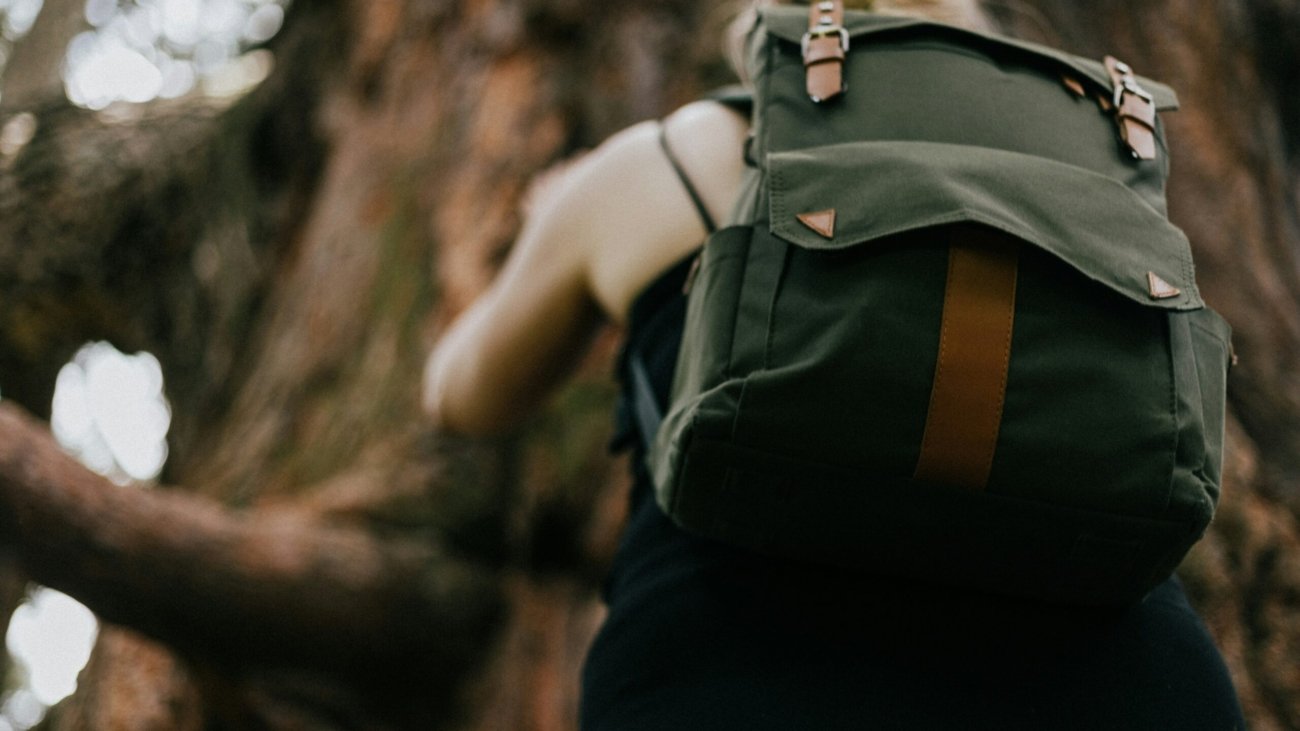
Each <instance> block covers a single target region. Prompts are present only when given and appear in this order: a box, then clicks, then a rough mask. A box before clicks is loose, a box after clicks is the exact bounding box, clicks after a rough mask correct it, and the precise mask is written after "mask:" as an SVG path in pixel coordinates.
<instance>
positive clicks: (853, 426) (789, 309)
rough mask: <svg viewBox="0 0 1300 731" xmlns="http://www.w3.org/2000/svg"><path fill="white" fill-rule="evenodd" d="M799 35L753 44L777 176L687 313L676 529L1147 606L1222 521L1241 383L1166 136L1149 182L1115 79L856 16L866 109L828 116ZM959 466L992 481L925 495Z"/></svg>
mask: <svg viewBox="0 0 1300 731" xmlns="http://www.w3.org/2000/svg"><path fill="white" fill-rule="evenodd" d="M807 18H808V14H807V10H806V9H804V8H797V7H777V8H769V9H766V10H764V11H762V13H761V16H760V19H759V22H758V25H757V26H756V28H755V29H754V31H753V33H752V35H751V38H750V43H749V46H748V56H749V64H750V75H751V78H752V80H753V83H754V96H755V102H754V113H753V114H754V116H753V139H752V140H751V141H750V145H749V154H750V155H751V157H752V158H753V159H754V160H755V161H756V165H755V166H754V167H753V168H752V169H751V170H750V173H749V179H748V180H747V182H746V185H745V187H744V190H745V192H744V193H743V195H742V198H741V200H740V201H739V202H738V205H737V209H736V213H735V215H734V220H733V222H732V223H731V225H729V226H727V227H725V228H724V229H722V230H721V231H719V232H718V233H716V234H714V235H713V236H712V237H711V238H710V240H709V241H708V242H707V244H706V245H705V247H704V250H703V253H702V260H701V266H700V270H699V272H698V275H697V277H696V278H695V280H694V284H693V286H692V289H691V292H690V300H689V303H688V308H687V319H686V328H685V335H684V338H683V342H682V349H681V355H680V356H679V360H678V365H677V372H676V376H675V381H674V386H673V397H672V402H671V404H670V408H669V411H668V413H667V415H666V417H665V419H664V422H663V424H662V426H661V427H660V429H659V431H658V433H657V435H656V438H655V440H654V442H653V444H652V448H651V451H650V455H649V459H650V467H651V473H652V475H653V477H654V480H655V483H656V495H657V498H658V501H659V504H660V506H661V507H663V509H664V510H665V511H666V512H667V513H668V514H669V515H670V516H671V517H672V518H673V519H674V520H675V521H676V522H678V523H679V524H680V525H682V526H683V527H685V528H686V529H688V530H690V531H692V532H695V533H698V534H701V535H705V536H709V537H712V538H716V539H719V540H723V541H727V542H730V543H735V544H738V545H742V546H747V547H749V548H752V549H754V550H757V551H761V552H766V553H770V554H774V555H781V556H792V557H798V558H805V559H809V560H814V561H819V562H830V563H835V564H841V565H847V566H853V567H859V568H862V569H864V570H866V571H868V572H876V573H885V574H891V575H904V576H911V577H916V578H920V579H924V580H930V581H937V582H940V583H944V584H951V585H956V586H962V587H968V588H972V589H977V590H982V591H990V592H995V593H1002V594H1012V595H1020V596H1030V597H1035V598H1040V599H1046V600H1051V601H1060V602H1069V603H1082V604H1123V603H1128V602H1132V601H1136V600H1138V599H1140V598H1141V597H1142V596H1143V595H1145V593H1146V592H1147V591H1148V590H1149V589H1150V588H1151V587H1153V586H1154V585H1155V584H1157V583H1159V582H1160V581H1162V580H1163V579H1164V578H1166V577H1167V576H1168V575H1169V574H1170V573H1171V572H1172V571H1173V569H1174V568H1175V567H1176V565H1177V563H1178V562H1179V561H1180V560H1181V558H1182V556H1183V555H1184V554H1185V553H1186V552H1187V550H1188V549H1189V548H1190V547H1191V545H1192V544H1193V543H1194V542H1195V541H1196V540H1197V539H1198V538H1199V537H1200V536H1201V535H1202V534H1203V532H1204V531H1205V529H1206V527H1207V525H1208V524H1209V521H1210V519H1211V517H1212V515H1213V511H1214V504H1215V502H1216V500H1217V498H1218V492H1219V482H1220V471H1221V461H1222V446H1223V419H1224V399H1225V396H1224V391H1225V381H1226V372H1227V368H1228V363H1229V358H1230V355H1229V352H1230V349H1229V344H1228V343H1229V335H1230V333H1229V329H1228V327H1227V325H1226V323H1224V321H1223V320H1222V319H1221V318H1220V317H1219V316H1218V315H1216V314H1214V313H1213V312H1212V311H1210V310H1209V309H1207V308H1206V307H1205V305H1204V303H1203V302H1202V301H1201V298H1200V295H1199V293H1198V291H1197V288H1196V283H1195V279H1194V270H1193V266H1192V259H1191V252H1190V247H1189V245H1188V242H1187V239H1186V237H1185V236H1184V235H1183V234H1182V232H1181V231H1179V230H1178V229H1177V228H1176V227H1174V226H1173V225H1172V224H1170V223H1169V222H1168V220H1167V218H1166V213H1165V210H1166V209H1165V198H1164V182H1165V178H1166V176H1167V172H1168V161H1167V160H1168V158H1167V150H1166V147H1165V144H1164V138H1163V130H1162V129H1161V128H1160V126H1159V123H1158V121H1157V123H1156V141H1157V147H1158V151H1159V152H1158V154H1157V155H1156V157H1155V159H1151V160H1141V159H1136V158H1135V157H1134V156H1133V155H1131V154H1129V151H1128V150H1127V149H1126V148H1125V146H1124V145H1123V143H1122V141H1121V140H1120V138H1119V137H1118V135H1117V127H1116V121H1115V117H1114V114H1113V109H1111V110H1107V109H1106V104H1105V101H1106V99H1107V98H1109V97H1110V96H1111V95H1112V93H1113V89H1112V83H1111V80H1110V78H1109V77H1108V75H1107V71H1106V69H1105V67H1103V66H1102V65H1101V64H1097V63H1094V62H1091V61H1087V60H1084V59H1079V58H1075V57H1073V56H1069V55H1066V54H1063V53H1060V52H1058V51H1054V50H1052V49H1047V48H1043V47H1039V46H1034V45H1032V44H1026V43H1023V42H1019V41H1013V40H1008V39H1002V38H998V37H994V36H988V35H983V34H977V33H973V32H969V31H965V30H960V29H957V28H952V27H948V26H944V25H940V24H936V23H930V22H926V21H921V20H916V19H910V18H897V17H888V16H880V15H875V14H870V13H853V12H850V13H848V14H846V15H845V18H844V23H843V26H844V28H845V34H846V35H847V37H848V38H849V39H850V40H851V44H852V49H851V51H850V52H849V53H848V54H847V59H846V60H845V62H844V78H845V81H846V89H847V90H846V91H845V93H844V94H843V95H842V96H841V98H838V99H836V100H834V101H832V102H829V103H825V104H815V103H813V102H811V101H810V100H809V98H808V95H807V94H806V93H805V90H804V74H805V69H804V64H803V59H802V56H801V43H800V41H801V39H802V37H803V34H804V33H805V31H807V27H808V25H807V24H808V21H807ZM1137 81H1138V83H1140V84H1141V85H1142V88H1144V89H1146V90H1148V91H1149V93H1150V96H1151V98H1152V100H1153V103H1154V104H1155V106H1156V107H1158V108H1160V109H1171V108H1173V107H1174V106H1175V105H1176V99H1175V98H1174V95H1173V93H1172V92H1171V91H1169V90H1168V89H1167V88H1165V87H1163V86H1160V85H1158V84H1155V83H1154V82H1151V81H1149V80H1146V79H1139V80H1137ZM828 214H829V215H828ZM972 267H973V268H972ZM981 267H985V268H981ZM967 270H969V271H967ZM958 271H966V274H964V275H961V276H965V277H966V278H967V281H968V285H967V286H968V288H969V287H971V286H973V287H975V288H976V289H977V290H979V289H981V288H987V287H993V288H994V289H996V288H997V287H1002V289H1003V290H1007V291H1006V294H1007V296H1008V297H1011V298H1012V299H1008V300H1007V302H1008V307H1012V308H1013V310H1012V309H1008V311H1007V313H1006V314H1007V316H1008V322H1007V329H1006V331H1005V338H1004V339H1005V340H1006V342H1005V344H1004V345H1005V364H1004V369H1003V371H1002V373H1001V375H1000V378H1001V383H1000V385H997V386H996V387H998V388H1001V392H1000V393H999V394H994V395H996V396H997V402H996V404H994V403H993V401H991V400H990V399H991V398H992V396H990V395H989V394H984V393H982V392H983V391H987V390H988V389H989V388H990V386H988V384H987V383H985V381H988V380H989V379H987V378H985V379H983V380H981V379H980V378H979V377H973V376H972V377H968V376H971V373H975V375H976V376H978V371H979V368H978V367H976V366H975V365H971V366H969V367H968V366H967V364H966V363H965V361H963V360H962V359H963V358H964V357H966V356H964V355H963V352H964V351H962V349H961V347H962V346H959V344H958V343H957V341H958V340H960V338H961V337H963V336H964V337H965V338H966V340H968V341H971V342H969V343H967V345H966V346H964V347H968V348H977V349H984V350H990V349H991V350H992V351H997V350H999V349H1001V348H1003V345H1002V344H996V343H995V344H992V345H990V344H989V343H985V342H983V341H981V338H983V337H984V335H983V334H981V333H980V332H975V333H971V332H967V333H965V334H964V335H963V333H962V332H961V328H962V327H963V325H962V324H961V323H962V322H964V321H965V320H969V319H971V318H970V317H966V316H965V313H964V312H962V311H958V310H957V308H959V307H962V306H964V305H963V304H962V303H963V302H964V301H965V300H962V299H961V298H960V297H954V294H953V288H954V286H955V285H954V284H953V280H954V278H955V277H957V276H958V274H956V272H958ZM998 272H1001V274H998ZM1007 272H1010V274H1009V275H1008V274H1006V273H1007ZM998 277H1004V278H1005V277H1009V279H1007V280H1006V281H1005V282H1003V283H1001V284H998V283H997V282H993V283H992V284H990V283H989V282H987V281H984V280H988V279H997V278H998ZM1008 288H1009V289H1008ZM974 296H975V297H976V299H977V300H978V298H979V297H985V296H986V295H984V294H981V293H980V292H976V294H975V295H974ZM945 303H947V308H948V309H947V311H946V312H945ZM975 319H976V320H978V319H979V317H978V316H975ZM985 319H987V318H985ZM953 328H956V329H957V332H956V334H955V335H954V334H953ZM990 332H995V333H996V332H1000V331H997V330H993V331H990ZM999 337H1000V336H999ZM950 338H951V339H952V342H950ZM986 339H987V338H986ZM993 346H996V347H993ZM981 357H983V356H981ZM940 371H943V372H942V373H941V372H940ZM995 375H996V374H995ZM941 382H942V383H943V384H944V385H943V386H942V387H941V386H940V383H941ZM941 390H942V391H943V393H942V394H941V393H940V391H941ZM973 392H978V393H973ZM972 399H973V400H972ZM981 399H983V401H981ZM967 400H970V402H971V403H973V404H975V405H976V406H974V407H972V408H971V409H970V414H969V418H971V419H976V420H977V419H980V418H984V419H988V418H989V416H988V415H987V414H986V415H984V416H981V415H980V414H979V413H977V412H980V410H981V409H984V407H982V406H979V404H980V403H984V402H987V403H988V404H992V405H993V406H996V409H995V410H993V411H989V414H992V417H993V418H994V419H995V421H994V423H993V431H992V433H990V434H989V436H988V439H989V440H990V441H989V443H988V447H987V449H986V448H984V447H980V446H979V445H972V444H970V443H968V441H966V438H965V437H964V436H962V435H963V434H965V433H967V431H969V426H970V425H969V424H965V423H963V420H964V419H965V418H966V417H967V414H966V413H965V412H963V409H964V408H965V407H964V406H963V404H965V403H966V402H967ZM939 401H944V402H945V404H947V405H946V406H943V407H940V406H936V403H937V402H939ZM948 402H951V403H948ZM945 409H946V411H945ZM985 410H986V411H987V409H985ZM940 412H942V413H943V414H944V415H943V416H942V417H940V416H939V415H938V414H939V413H940ZM940 418H943V419H947V420H948V421H949V422H952V423H950V424H947V425H941V424H937V423H936V422H937V421H939V420H940ZM945 429H946V431H947V432H948V433H950V434H951V435H950V436H948V437H946V438H947V439H948V441H947V442H943V441H942V439H943V438H942V437H939V436H936V435H941V434H943V433H945ZM927 443H930V444H929V446H926V445H927ZM936 444H937V445H938V446H935V445H936ZM967 449H970V450H974V451H976V452H980V451H981V450H984V451H987V452H988V454H989V457H988V459H987V463H986V464H985V466H984V467H983V468H982V470H983V471H982V474H978V475H975V476H967V475H965V474H964V473H963V470H965V469H966V468H965V467H962V466H961V465H962V464H964V463H962V461H961V459H960V458H954V459H956V462H957V466H956V467H951V468H944V467H941V468H938V469H932V468H931V464H930V463H931V462H936V461H937V462H942V461H943V460H945V459H947V457H948V455H949V454H950V453H957V454H960V453H961V452H962V451H963V450H967ZM967 461H969V460H967Z"/></svg>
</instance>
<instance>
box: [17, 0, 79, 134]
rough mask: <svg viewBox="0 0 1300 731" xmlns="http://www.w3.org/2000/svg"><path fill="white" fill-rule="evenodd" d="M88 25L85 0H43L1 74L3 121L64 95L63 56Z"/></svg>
mask: <svg viewBox="0 0 1300 731" xmlns="http://www.w3.org/2000/svg"><path fill="white" fill-rule="evenodd" d="M87 28H89V24H88V23H87V22H86V4H85V3H84V2H82V0H44V3H43V4H42V5H41V11H40V13H39V14H37V16H36V22H35V23H33V24H32V27H31V30H29V31H28V32H27V34H26V35H24V36H23V37H22V38H20V39H19V40H18V41H17V42H16V43H14V45H13V48H12V50H11V51H10V53H9V54H8V58H7V60H6V61H5V62H4V70H3V74H0V121H2V120H4V119H5V118H6V117H8V116H9V115H10V114H13V113H15V112H21V111H25V110H27V109H28V108H29V107H32V106H36V105H39V104H41V103H43V102H48V101H49V100H51V99H57V98H59V97H61V96H62V94H63V75H62V71H63V57H64V56H65V55H66V53H67V50H68V42H69V41H71V40H72V38H73V36H75V35H77V33H79V32H81V31H82V30H85V29H87Z"/></svg>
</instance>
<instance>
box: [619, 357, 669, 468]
mask: <svg viewBox="0 0 1300 731" xmlns="http://www.w3.org/2000/svg"><path fill="white" fill-rule="evenodd" d="M628 370H629V371H631V376H632V394H633V402H632V414H633V416H635V417H636V425H637V428H639V429H640V430H641V437H642V439H644V440H645V446H646V448H647V449H649V448H650V445H651V444H653V443H654V440H655V435H656V434H658V433H659V425H660V424H662V423H663V420H664V416H663V412H662V411H660V410H659V403H658V401H657V400H656V399H655V391H654V386H653V385H651V383H650V373H649V372H648V371H647V370H646V366H645V361H644V360H642V358H641V354H640V353H637V352H633V353H632V354H631V358H629V359H628Z"/></svg>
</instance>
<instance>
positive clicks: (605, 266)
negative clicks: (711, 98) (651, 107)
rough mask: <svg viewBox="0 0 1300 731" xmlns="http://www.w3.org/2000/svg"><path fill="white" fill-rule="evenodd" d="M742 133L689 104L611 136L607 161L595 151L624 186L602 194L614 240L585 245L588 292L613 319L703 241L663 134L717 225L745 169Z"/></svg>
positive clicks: (723, 116) (739, 124)
mask: <svg viewBox="0 0 1300 731" xmlns="http://www.w3.org/2000/svg"><path fill="white" fill-rule="evenodd" d="M661 124H662V127H661ZM747 128H748V123H747V121H746V120H745V119H744V118H743V117H741V116H740V115H739V114H737V113H735V112H734V111H732V110H731V109H729V108H727V107H725V106H723V105H721V104H718V103H716V102H707V101H706V102H695V103H692V104H688V105H686V106H684V107H682V108H680V109H678V110H677V111H675V112H673V113H672V114H671V115H669V116H668V117H667V118H666V119H665V120H664V121H663V122H662V123H659V122H648V123H642V124H640V125H636V126H635V127H632V128H630V129H628V130H626V131H624V132H622V133H620V134H618V135H615V136H614V137H612V138H610V139H609V140H608V141H607V142H606V143H605V145H602V148H608V152H607V153H606V152H604V151H603V150H598V151H597V155H598V156H600V158H601V160H600V164H601V166H602V167H606V168H607V169H609V170H610V171H611V173H614V172H615V171H617V174H618V175H619V176H621V178H622V180H621V181H620V182H621V183H622V184H621V185H618V184H616V185H614V186H613V187H610V188H606V189H605V190H604V191H602V194H601V197H603V198H604V199H605V202H606V203H608V204H609V206H608V207H607V208H606V209H605V217H604V220H606V221H607V222H608V221H611V220H616V221H617V226H618V229H619V233H618V235H598V236H594V237H591V238H590V239H589V240H590V241H591V242H592V243H593V245H594V246H595V248H594V250H593V251H592V253H591V257H590V259H589V261H590V263H591V268H590V270H589V275H590V282H591V287H592V291H593V293H594V294H595V296H596V299H597V301H598V302H600V303H601V306H602V308H603V309H605V310H606V312H607V313H608V314H609V315H610V316H611V317H612V318H613V319H615V320H620V321H621V320H622V319H623V318H624V316H625V314H626V312H627V309H628V307H629V306H630V305H631V302H632V300H633V299H634V298H635V297H636V295H637V294H638V293H639V292H640V291H641V290H642V289H643V288H644V287H645V286H646V285H648V284H649V283H650V281H651V280H653V279H654V278H655V276H657V275H658V274H659V273H660V272H662V271H664V270H666V269H667V268H669V267H670V266H672V264H673V263H674V262H675V261H677V260H678V259H681V258H682V257H684V256H686V255H688V254H689V253H690V252H691V251H692V250H694V249H695V247H697V246H699V245H700V244H701V243H702V242H703V241H704V238H705V236H706V235H707V230H706V229H705V226H704V223H703V221H702V219H701V216H700V214H699V211H698V210H697V209H696V207H695V205H694V203H693V202H692V201H691V197H690V195H689V194H688V193H687V190H686V187H685V184H684V183H683V181H682V179H681V177H680V176H679V174H678V171H676V170H674V169H673V166H672V164H671V163H670V162H669V159H668V156H667V153H666V151H665V150H664V149H663V147H662V146H661V140H660V132H661V130H662V134H663V142H664V143H665V144H667V146H668V147H669V148H670V149H671V151H672V155H673V157H675V158H676V160H677V161H678V162H679V163H680V165H681V168H682V170H681V173H682V174H683V175H685V177H686V178H687V179H688V180H689V181H690V185H691V187H693V188H694V189H695V190H696V192H697V193H698V194H699V196H700V198H701V199H702V200H703V202H704V205H705V207H706V208H707V209H708V211H709V213H710V217H711V218H712V219H713V220H714V221H716V222H721V221H723V220H724V219H725V218H726V217H727V214H728V213H729V212H730V209H731V205H732V202H733V199H734V198H735V195H736V190H737V188H738V187H739V183H740V178H741V174H742V171H743V169H744V161H743V159H742V150H743V145H744V140H745V135H746V134H747ZM610 182H614V181H610ZM611 217H613V218H612V219H611ZM606 233H607V234H609V233H613V232H612V231H609V232H606Z"/></svg>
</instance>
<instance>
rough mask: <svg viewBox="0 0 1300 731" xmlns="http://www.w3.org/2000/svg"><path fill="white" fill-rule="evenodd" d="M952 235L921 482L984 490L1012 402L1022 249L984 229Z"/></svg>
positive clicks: (918, 470) (960, 230)
mask: <svg viewBox="0 0 1300 731" xmlns="http://www.w3.org/2000/svg"><path fill="white" fill-rule="evenodd" d="M950 231H951V234H950V235H951V239H950V245H949V252H948V280H947V283H946V285H945V288H944V301H943V318H942V323H941V324H940V328H939V358H938V362H937V363H936V364H935V373H934V385H933V386H932V388H931V391H930V408H929V412H928V413H927V415H926V421H925V433H924V436H923V437H922V439H921V454H920V457H919V458H918V459H917V464H916V473H915V475H914V479H916V480H918V481H922V482H929V483H935V484H942V485H950V486H955V487H962V488H967V489H971V490H982V489H984V487H985V485H986V484H987V483H988V478H989V472H990V471H991V470H992V467H993V455H994V452H995V451H996V448H997V441H998V432H999V431H1000V429H1001V425H1002V407H1003V404H1004V402H1005V399H1006V390H1007V372H1008V370H1009V367H1010V364H1011V335H1012V331H1013V327H1014V322H1015V305H1016V274H1017V270H1018V263H1019V262H1018V258H1019V254H1018V251H1019V245H1018V244H1017V243H1016V241H1015V240H1014V239H1013V238H1012V237H1011V236H1009V235H1008V234H1004V233H1002V232H1000V231H996V230H994V229H990V228H985V227H982V226H972V225H966V226H955V227H952V228H951V229H950Z"/></svg>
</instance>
